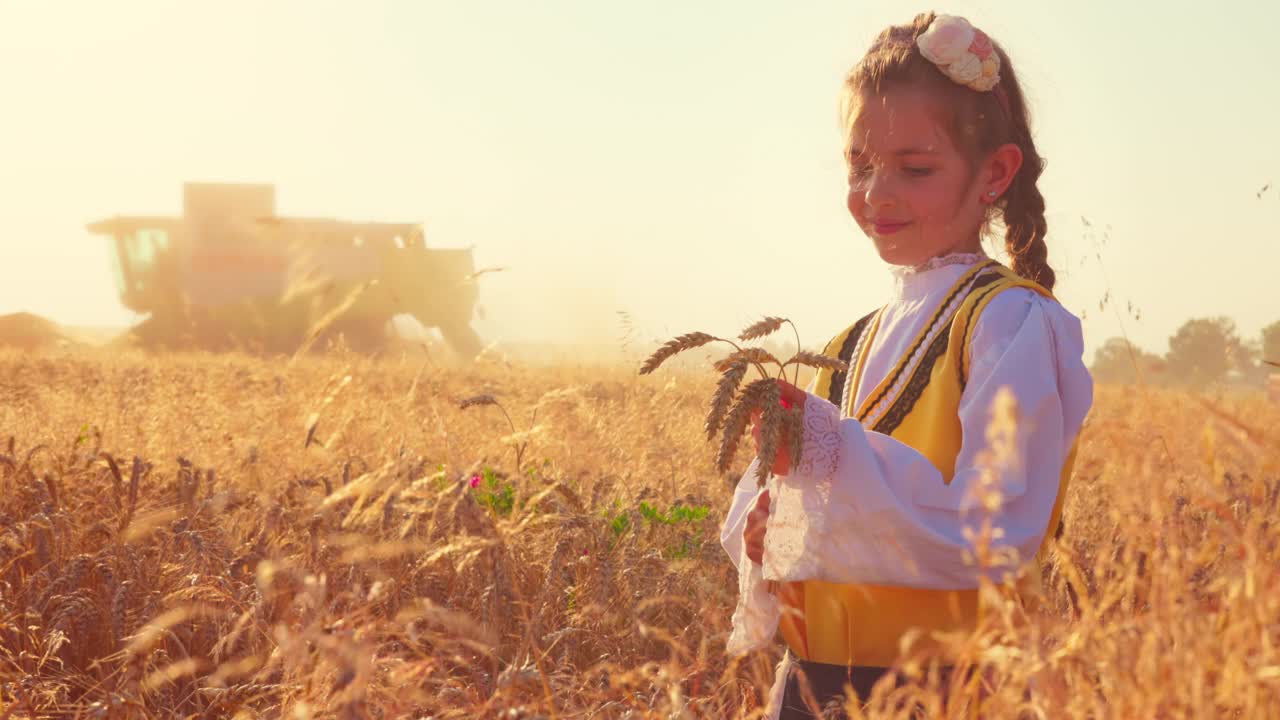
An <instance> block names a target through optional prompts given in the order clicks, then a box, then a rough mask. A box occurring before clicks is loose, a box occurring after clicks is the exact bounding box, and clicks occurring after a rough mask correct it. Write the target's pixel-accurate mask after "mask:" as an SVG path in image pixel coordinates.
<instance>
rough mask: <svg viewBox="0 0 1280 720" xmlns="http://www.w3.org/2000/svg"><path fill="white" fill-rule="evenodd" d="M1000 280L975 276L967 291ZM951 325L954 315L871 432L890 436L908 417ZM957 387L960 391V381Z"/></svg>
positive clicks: (942, 351)
mask: <svg viewBox="0 0 1280 720" xmlns="http://www.w3.org/2000/svg"><path fill="white" fill-rule="evenodd" d="M1001 277H1002V276H1001V275H1000V273H990V274H986V275H981V276H979V277H978V279H977V280H974V281H973V285H972V286H971V287H970V288H969V294H970V295H972V294H973V293H975V292H977V291H978V290H979V289H981V288H984V287H986V286H988V285H990V284H991V283H993V282H995V281H997V280H999V279H1000V278H1001ZM955 322H956V318H955V316H954V315H953V316H951V318H949V319H948V320H947V325H946V327H944V328H942V331H941V332H939V333H938V336H937V337H936V338H934V339H933V342H932V343H931V344H930V345H929V349H928V350H926V351H925V354H924V357H922V358H921V359H920V364H919V365H917V366H916V369H915V372H913V373H911V379H910V380H908V381H907V385H906V387H904V388H903V389H902V393H901V394H900V395H898V399H897V400H895V401H894V402H893V405H892V406H891V407H890V408H889V410H888V412H886V413H885V414H884V417H881V418H880V420H879V421H878V422H876V424H875V427H873V428H872V430H874V431H876V432H878V433H882V434H884V435H892V434H893V431H894V430H897V429H898V426H899V425H901V424H902V421H903V420H905V419H906V418H907V415H910V414H911V411H912V409H914V408H915V406H916V401H918V400H919V399H920V396H921V395H923V394H924V390H925V388H927V387H929V381H930V380H932V379H933V367H934V366H935V365H937V364H938V359H939V358H941V357H942V356H943V355H945V354H946V353H947V348H948V347H950V345H951V330H952V328H953V327H954V326H955ZM962 362H963V359H962ZM960 387H961V389H963V388H964V383H963V382H962V383H961V385H960Z"/></svg>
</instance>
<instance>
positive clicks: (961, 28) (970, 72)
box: [916, 15, 1000, 92]
mask: <svg viewBox="0 0 1280 720" xmlns="http://www.w3.org/2000/svg"><path fill="white" fill-rule="evenodd" d="M916 45H917V46H918V47H919V48H920V54H921V55H924V56H925V58H926V59H927V60H929V62H932V63H933V64H934V65H937V66H938V69H939V70H941V71H942V73H943V74H944V75H946V76H947V77H949V78H951V79H952V80H953V81H955V82H957V83H959V84H961V85H964V86H965V87H967V88H972V89H974V90H977V91H979V92H988V91H990V90H993V89H995V87H996V84H997V83H999V82H1000V55H999V54H997V53H996V51H995V48H994V47H993V46H992V45H991V38H989V37H987V34H986V33H984V32H982V31H981V30H979V29H977V28H975V27H974V26H972V25H970V24H969V21H968V20H965V19H964V18H962V17H956V16H954V15H939V16H937V17H935V18H934V19H933V22H932V23H930V24H929V28H928V29H927V30H925V31H924V32H923V33H921V34H920V36H919V37H917V38H916Z"/></svg>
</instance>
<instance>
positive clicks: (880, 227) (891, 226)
mask: <svg viewBox="0 0 1280 720" xmlns="http://www.w3.org/2000/svg"><path fill="white" fill-rule="evenodd" d="M910 224H911V223H910V222H896V223H895V222H880V221H876V222H875V223H873V224H872V227H874V228H875V231H876V234H877V235H892V234H894V233H896V232H898V231H899V230H901V229H902V228H904V227H906V226H908V225H910Z"/></svg>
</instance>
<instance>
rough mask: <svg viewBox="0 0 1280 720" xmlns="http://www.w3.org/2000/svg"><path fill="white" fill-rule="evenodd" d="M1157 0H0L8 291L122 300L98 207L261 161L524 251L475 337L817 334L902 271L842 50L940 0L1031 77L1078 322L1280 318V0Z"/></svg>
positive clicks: (228, 176)
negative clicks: (860, 164)
mask: <svg viewBox="0 0 1280 720" xmlns="http://www.w3.org/2000/svg"><path fill="white" fill-rule="evenodd" d="M1154 7H1155V6H1154V5H1152V4H1150V3H1145V2H1114V1H1107V2H1102V1H1100V0H1081V1H1080V2H1074V3H1070V4H1067V3H1054V4H1052V5H1051V4H1049V3H1027V2H1005V1H994V0H993V1H989V2H983V1H979V0H970V1H966V2H955V3H951V4H949V5H947V6H936V7H932V8H930V7H928V6H920V7H915V6H910V5H908V4H905V3H902V2H900V0H898V1H895V2H887V1H875V2H871V1H860V2H854V1H852V0H810V1H808V2H804V3H777V2H764V1H763V0H761V1H756V0H732V1H723V2H720V1H715V2H713V1H709V0H708V1H699V2H674V1H669V0H659V1H658V2H650V3H634V2H627V3H624V2H610V1H605V0H572V1H571V0H547V1H545V2H536V3H530V2H523V1H519V0H511V1H509V2H496V1H489V0H468V1H467V2H465V3H464V2H428V1H425V0H421V1H413V0H406V1H404V2H375V1H373V0H366V1H365V2H360V3H353V2H320V1H317V0H309V1H307V2H283V1H281V2H272V3H261V2H241V1H239V0H223V1H221V2H218V3H172V2H139V1H136V0H113V2H111V3H100V2H91V1H89V0H86V1H85V2H77V3H73V2H62V1H60V0H40V1H39V2H34V1H33V2H18V1H17V0H0V97H2V98H3V112H2V113H0V314H2V313H7V312H15V311H29V312H36V313H39V314H41V315H45V316H48V317H50V318H52V319H54V320H56V321H58V322H61V323H64V324H72V325H90V326H124V325H128V324H130V323H132V322H134V321H135V319H136V318H135V317H134V316H133V314H132V313H130V312H129V311H127V310H125V309H124V308H123V307H122V306H121V305H120V303H119V300H118V298H117V296H116V291H115V285H114V281H113V280H112V277H111V274H110V270H109V264H108V256H107V254H106V252H107V240H106V239H104V238H101V237H97V236H94V235H91V234H90V233H89V232H88V231H87V230H86V228H85V225H86V224H87V223H89V222H91V221H94V220H97V219H101V218H105V217H109V216H112V215H116V214H161V215H170V214H171V215H177V214H179V213H180V212H181V199H182V184H183V182H186V181H219V182H262V183H272V184H274V185H275V186H276V192H277V210H278V213H279V214H281V215H294V216H323V217H335V218H343V219H351V220H393V221H412V222H422V223H424V226H425V228H426V234H427V241H428V244H430V245H434V246H438V247H473V248H474V253H475V257H476V262H477V265H478V266H482V267H483V266H501V267H503V268H505V270H504V271H503V272H501V273H493V274H489V275H485V276H484V277H483V278H481V283H482V285H481V305H482V307H483V312H484V317H483V319H480V320H478V321H477V323H476V325H477V329H478V330H479V331H480V333H481V335H482V336H483V337H484V338H485V340H487V341H496V342H499V343H502V342H509V343H524V342H548V343H576V342H603V343H618V342H620V338H622V337H623V336H624V334H626V333H627V332H628V331H627V330H626V329H625V328H624V327H623V323H622V322H621V318H622V317H623V316H622V315H620V313H625V314H626V317H627V319H628V322H629V323H630V324H631V326H633V327H634V328H635V330H633V331H631V338H632V339H631V340H629V341H628V342H634V341H636V340H637V339H639V340H640V341H643V339H646V338H647V339H652V338H665V337H669V336H671V335H674V334H678V333H681V332H685V331H689V330H694V329H698V330H705V331H709V332H714V333H724V334H728V333H734V332H736V331H737V330H738V329H740V328H741V327H742V326H743V325H745V324H747V323H748V322H750V321H751V320H754V319H756V318H758V317H759V316H761V315H764V314H773V315H785V316H788V317H791V318H793V319H794V320H795V321H796V323H797V324H798V326H799V327H800V329H801V332H802V334H803V335H804V336H805V338H806V341H807V344H820V343H822V342H824V341H825V340H826V339H827V338H828V337H829V336H831V335H833V334H835V333H836V332H837V331H838V330H840V329H841V328H843V327H845V326H847V325H848V324H849V323H851V322H853V321H854V320H855V319H857V318H858V317H861V316H862V315H863V314H865V313H866V312H868V311H869V310H871V309H872V308H874V307H877V306H878V305H880V304H881V303H882V302H883V301H884V300H885V298H886V295H887V293H888V290H889V288H890V283H891V280H890V275H889V273H888V272H887V269H886V266H885V265H884V264H883V263H882V262H881V261H880V260H879V258H878V256H877V255H876V254H875V252H874V250H873V249H872V247H871V244H870V241H869V240H868V239H867V238H866V237H865V236H863V235H862V234H861V233H860V232H859V230H858V229H857V227H856V225H854V223H853V221H852V219H851V218H850V217H849V216H848V213H847V211H846V210H845V208H844V196H845V192H846V182H845V171H844V167H843V161H842V160H841V158H840V148H841V137H840V131H839V127H838V125H837V122H836V110H835V108H836V96H837V92H838V90H839V87H840V84H841V80H842V78H843V76H844V73H845V72H846V71H847V69H848V68H849V67H850V66H851V65H852V64H853V63H854V62H856V61H857V59H858V58H859V57H860V56H861V55H862V53H863V52H864V51H865V50H866V48H867V46H868V45H869V44H870V41H871V40H872V38H873V37H874V36H875V35H876V33H877V32H878V31H879V30H880V29H881V28H883V27H884V26H886V25H889V24H892V23H901V22H907V21H909V20H910V18H911V17H912V15H913V14H914V13H915V12H917V11H923V10H928V9H933V10H937V11H939V12H946V13H950V14H957V15H963V16H965V17H967V18H969V19H970V20H971V21H972V22H973V23H974V24H975V25H977V26H978V27H980V28H982V29H984V30H985V31H987V32H988V34H990V35H991V36H992V37H993V38H995V39H996V41H997V42H999V43H1000V44H1001V45H1003V47H1004V48H1005V49H1006V50H1007V52H1008V53H1009V55H1010V56H1011V58H1012V63H1013V65H1014V67H1015V68H1016V70H1017V71H1018V72H1019V74H1020V76H1021V79H1022V82H1023V83H1024V87H1025V90H1026V92H1027V94H1028V96H1029V101H1030V103H1031V107H1032V110H1033V113H1034V117H1033V129H1034V132H1035V136H1036V142H1037V145H1038V147H1039V150H1040V153H1041V154H1042V155H1043V156H1045V158H1046V159H1047V161H1048V167H1047V170H1046V172H1045V174H1044V175H1043V177H1042V179H1041V189H1042V192H1043V194H1044V196H1045V198H1046V202H1047V205H1048V213H1047V218H1048V223H1049V237H1048V244H1049V247H1050V258H1051V261H1052V263H1053V265H1054V266H1055V268H1056V269H1057V270H1058V277H1059V286H1058V296H1059V298H1060V299H1061V300H1062V302H1063V303H1064V305H1066V306H1067V307H1068V308H1069V309H1071V310H1072V311H1073V312H1076V313H1077V314H1080V315H1082V316H1083V318H1084V328H1085V333H1086V340H1087V343H1088V347H1089V348H1090V352H1091V351H1092V349H1093V348H1096V347H1097V346H1098V345H1100V344H1101V343H1102V342H1103V341H1104V340H1105V339H1106V338H1108V337H1111V336H1115V335H1119V334H1122V333H1124V334H1127V335H1128V337H1130V338H1131V339H1132V340H1133V341H1135V342H1136V343H1138V344H1139V345H1141V346H1143V347H1145V348H1147V349H1150V350H1154V351H1156V352H1163V351H1164V350H1165V349H1167V338H1168V336H1169V335H1171V334H1172V333H1173V332H1174V331H1175V330H1176V328H1177V327H1178V325H1180V324H1181V323H1182V322H1183V321H1185V320H1186V319H1188V318H1191V317H1203V316H1213V315H1227V316H1230V317H1232V318H1234V319H1235V320H1236V322H1237V323H1238V326H1239V329H1240V331H1241V333H1242V334H1243V335H1244V336H1246V337H1256V336H1257V334H1258V331H1259V330H1260V329H1261V328H1262V327H1263V326H1264V325H1267V324H1269V323H1271V322H1274V321H1276V320H1280V302H1277V293H1276V289H1275V286H1276V281H1277V275H1278V274H1280V242H1278V241H1280V189H1277V188H1276V186H1275V184H1280V137H1278V136H1277V132H1276V128H1277V127H1278V126H1280V121H1278V115H1280V80H1277V79H1276V77H1275V73H1276V69H1277V68H1278V67H1280V64H1278V63H1277V60H1276V55H1275V52H1274V50H1273V49H1268V48H1274V42H1273V41H1274V38H1273V37H1272V35H1271V33H1273V32H1274V31H1275V29H1276V28H1277V27H1280V4H1277V3H1270V2H1257V3H1246V2H1239V1H1237V2H1220V3H1208V2H1203V1H1201V2H1195V3H1192V2H1164V3H1161V4H1160V7H1159V10H1158V11H1156V10H1153V9H1152V8H1154ZM1268 183H1272V184H1273V185H1272V187H1271V189H1270V190H1268V191H1266V192H1264V193H1262V196H1261V197H1259V196H1258V193H1259V191H1260V190H1262V188H1263V187H1264V186H1265V185H1267V184H1268ZM991 247H992V249H993V250H994V248H995V246H994V245H993V246H991Z"/></svg>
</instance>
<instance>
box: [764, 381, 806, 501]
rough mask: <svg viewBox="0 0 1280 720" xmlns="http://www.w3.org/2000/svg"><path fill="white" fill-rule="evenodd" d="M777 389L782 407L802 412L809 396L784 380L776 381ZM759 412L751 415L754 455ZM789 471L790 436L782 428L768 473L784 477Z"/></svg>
mask: <svg viewBox="0 0 1280 720" xmlns="http://www.w3.org/2000/svg"><path fill="white" fill-rule="evenodd" d="M778 389H779V390H780V391H781V395H782V400H781V402H782V407H785V408H793V407H796V408H800V412H801V413H803V412H804V405H805V402H806V401H807V400H808V399H809V394H808V393H806V392H805V391H803V390H801V389H800V388H798V387H796V386H795V385H792V384H791V383H789V382H787V381H786V380H779V381H778ZM760 414H761V411H760V410H758V409H757V410H754V411H752V413H751V439H752V440H754V441H755V443H756V455H759V454H760ZM790 470H791V436H790V433H788V432H787V430H786V428H783V430H782V435H781V437H779V438H778V454H777V457H776V459H775V460H774V462H773V468H772V470H771V471H770V472H772V473H773V474H774V475H778V476H780V477H781V476H785V475H786V474H787V473H788V472H789V471H790Z"/></svg>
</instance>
